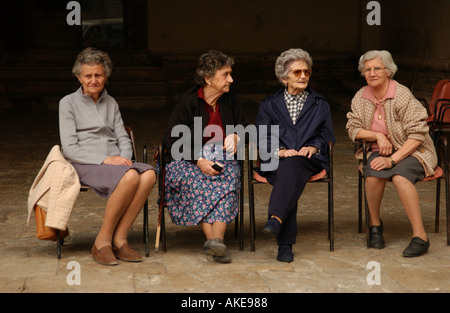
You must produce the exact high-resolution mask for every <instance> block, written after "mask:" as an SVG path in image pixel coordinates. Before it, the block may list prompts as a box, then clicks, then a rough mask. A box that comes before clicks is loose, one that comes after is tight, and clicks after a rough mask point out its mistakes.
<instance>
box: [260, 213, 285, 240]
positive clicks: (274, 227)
mask: <svg viewBox="0 0 450 313" xmlns="http://www.w3.org/2000/svg"><path fill="white" fill-rule="evenodd" d="M280 229H281V223H280V222H279V221H278V220H277V219H276V218H274V217H273V218H271V219H269V221H268V222H267V223H266V225H264V227H263V229H262V231H263V232H264V233H269V234H273V235H274V236H275V237H278V235H279V234H280Z"/></svg>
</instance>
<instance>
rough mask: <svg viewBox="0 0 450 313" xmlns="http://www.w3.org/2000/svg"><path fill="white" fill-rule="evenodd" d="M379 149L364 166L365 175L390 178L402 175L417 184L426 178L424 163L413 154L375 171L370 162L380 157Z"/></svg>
mask: <svg viewBox="0 0 450 313" xmlns="http://www.w3.org/2000/svg"><path fill="white" fill-rule="evenodd" d="M379 156H380V155H379V153H378V151H375V152H373V153H372V154H371V155H370V157H369V159H368V160H367V165H366V166H364V167H363V171H364V177H367V176H375V177H379V178H385V179H389V178H392V176H394V175H400V176H403V177H405V178H406V179H408V180H409V181H410V182H411V183H413V184H416V183H417V182H418V181H420V180H422V179H424V178H425V170H424V168H423V166H422V164H421V163H420V162H419V160H418V159H416V158H415V157H413V156H411V155H410V156H408V157H406V158H404V159H403V160H401V161H400V162H399V163H398V164H396V165H395V166H394V167H392V168H390V169H385V170H381V171H374V170H372V169H371V168H370V162H372V160H373V159H375V158H377V157H379Z"/></svg>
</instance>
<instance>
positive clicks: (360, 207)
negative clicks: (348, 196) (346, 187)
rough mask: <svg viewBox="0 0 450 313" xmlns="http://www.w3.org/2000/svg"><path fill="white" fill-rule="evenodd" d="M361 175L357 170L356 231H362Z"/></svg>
mask: <svg viewBox="0 0 450 313" xmlns="http://www.w3.org/2000/svg"><path fill="white" fill-rule="evenodd" d="M362 188H363V177H362V174H361V172H360V171H359V170H358V233H362V203H363V192H362Z"/></svg>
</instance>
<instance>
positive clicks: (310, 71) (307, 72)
mask: <svg viewBox="0 0 450 313" xmlns="http://www.w3.org/2000/svg"><path fill="white" fill-rule="evenodd" d="M289 72H292V74H294V76H295V77H300V76H302V73H303V74H304V75H305V76H306V77H309V76H311V73H312V70H310V69H307V70H299V69H297V70H290V71H289Z"/></svg>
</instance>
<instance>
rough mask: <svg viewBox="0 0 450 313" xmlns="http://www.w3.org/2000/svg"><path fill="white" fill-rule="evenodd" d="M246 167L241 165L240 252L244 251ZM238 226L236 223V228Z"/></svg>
mask: <svg viewBox="0 0 450 313" xmlns="http://www.w3.org/2000/svg"><path fill="white" fill-rule="evenodd" d="M243 171H244V166H243V165H241V190H240V192H239V215H240V216H239V231H238V234H239V250H240V251H243V250H244V173H243ZM237 225H238V224H237V223H236V226H237Z"/></svg>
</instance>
